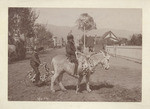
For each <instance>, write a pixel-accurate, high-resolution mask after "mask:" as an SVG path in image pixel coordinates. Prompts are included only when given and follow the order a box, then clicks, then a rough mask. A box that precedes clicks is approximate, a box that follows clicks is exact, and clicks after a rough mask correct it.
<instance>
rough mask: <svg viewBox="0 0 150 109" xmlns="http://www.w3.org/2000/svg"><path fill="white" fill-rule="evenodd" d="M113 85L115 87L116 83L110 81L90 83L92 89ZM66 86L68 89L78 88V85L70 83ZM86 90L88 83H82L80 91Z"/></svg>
mask: <svg viewBox="0 0 150 109" xmlns="http://www.w3.org/2000/svg"><path fill="white" fill-rule="evenodd" d="M113 87H114V85H112V84H109V83H100V84H97V83H96V84H94V83H93V84H91V85H90V88H91V90H99V89H101V88H113ZM65 88H66V89H67V90H76V85H68V86H65ZM84 90H86V84H85V83H82V84H81V85H80V92H82V91H84Z"/></svg>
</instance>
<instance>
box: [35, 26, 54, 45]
mask: <svg viewBox="0 0 150 109" xmlns="http://www.w3.org/2000/svg"><path fill="white" fill-rule="evenodd" d="M35 36H36V38H37V40H38V41H37V45H38V46H40V47H41V46H42V47H43V46H49V43H50V41H51V39H52V36H53V34H52V33H51V32H50V31H49V30H47V28H46V25H42V24H36V25H35Z"/></svg>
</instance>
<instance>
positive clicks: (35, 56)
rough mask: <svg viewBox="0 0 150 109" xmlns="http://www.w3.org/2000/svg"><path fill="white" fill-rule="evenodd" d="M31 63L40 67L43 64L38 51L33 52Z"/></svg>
mask: <svg viewBox="0 0 150 109" xmlns="http://www.w3.org/2000/svg"><path fill="white" fill-rule="evenodd" d="M30 64H31V65H32V66H35V67H38V66H39V65H40V64H41V62H40V59H39V56H38V53H37V52H33V53H32V55H31V59H30Z"/></svg>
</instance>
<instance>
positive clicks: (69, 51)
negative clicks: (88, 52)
mask: <svg viewBox="0 0 150 109" xmlns="http://www.w3.org/2000/svg"><path fill="white" fill-rule="evenodd" d="M75 52H76V48H75V45H74V43H73V42H69V41H68V42H67V45H66V56H67V57H68V58H69V59H70V61H71V62H77V59H76V54H75Z"/></svg>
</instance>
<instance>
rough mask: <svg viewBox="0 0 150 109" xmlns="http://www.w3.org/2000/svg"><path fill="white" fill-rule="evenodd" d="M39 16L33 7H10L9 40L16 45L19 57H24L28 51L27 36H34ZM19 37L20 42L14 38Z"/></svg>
mask: <svg viewBox="0 0 150 109" xmlns="http://www.w3.org/2000/svg"><path fill="white" fill-rule="evenodd" d="M37 18H38V16H37V15H36V13H35V12H34V11H33V10H32V9H31V8H9V9H8V33H9V35H8V38H9V39H8V40H9V44H13V45H16V50H17V54H18V57H17V58H18V59H23V58H24V57H25V53H26V38H28V37H29V38H30V37H34V24H35V21H36V19H37ZM14 36H15V37H18V39H19V40H20V41H19V42H15V41H14V40H13V39H14V38H15V37H14Z"/></svg>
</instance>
